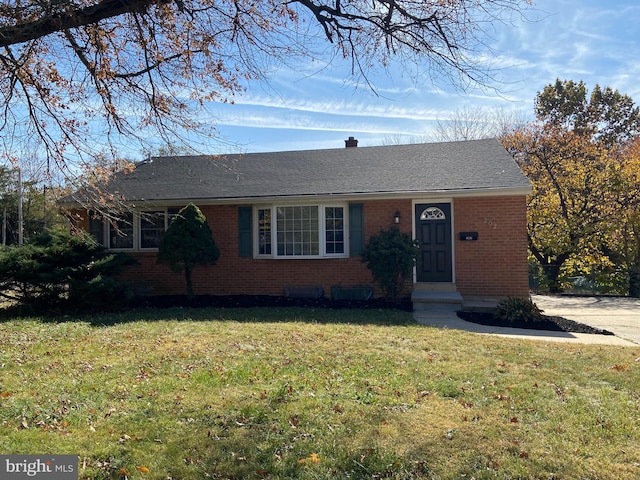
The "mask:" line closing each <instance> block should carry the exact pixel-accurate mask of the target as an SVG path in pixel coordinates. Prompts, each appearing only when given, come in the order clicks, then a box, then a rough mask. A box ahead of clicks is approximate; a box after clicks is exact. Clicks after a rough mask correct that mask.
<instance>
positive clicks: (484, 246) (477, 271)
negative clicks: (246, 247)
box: [77, 196, 529, 298]
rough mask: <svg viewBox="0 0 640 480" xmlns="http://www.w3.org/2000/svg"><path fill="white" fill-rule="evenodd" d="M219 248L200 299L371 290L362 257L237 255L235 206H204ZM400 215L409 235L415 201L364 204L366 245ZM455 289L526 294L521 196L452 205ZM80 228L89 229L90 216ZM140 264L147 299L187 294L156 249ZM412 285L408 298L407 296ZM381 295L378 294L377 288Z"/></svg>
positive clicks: (201, 276)
mask: <svg viewBox="0 0 640 480" xmlns="http://www.w3.org/2000/svg"><path fill="white" fill-rule="evenodd" d="M200 209H201V210H202V212H203V213H204V215H205V216H206V217H207V220H208V222H209V226H210V227H211V230H212V232H213V237H214V239H215V241H216V243H217V244H218V247H219V248H220V259H219V260H218V262H217V264H216V265H214V266H205V267H202V266H200V267H196V268H195V270H194V271H193V285H194V291H195V293H196V294H211V295H231V294H251V295H282V294H283V292H284V287H285V285H322V286H323V287H324V290H325V295H327V296H328V295H329V294H330V289H331V286H333V285H345V286H347V285H362V284H365V285H370V284H371V283H372V278H371V272H370V271H369V270H368V269H367V268H366V265H365V264H363V263H362V262H361V257H351V258H340V259H305V260H291V259H254V258H243V257H239V256H238V205H229V206H200ZM396 210H399V211H400V214H401V216H402V219H401V222H400V225H399V227H400V229H401V230H403V231H405V232H408V233H410V232H411V231H412V204H411V200H385V201H367V202H366V203H365V204H364V227H365V242H366V241H368V239H369V237H371V235H374V234H375V233H377V232H378V231H380V229H387V228H389V227H391V226H392V225H393V217H394V213H395V212H396ZM453 211H454V232H453V242H454V252H455V253H454V255H455V275H456V286H457V289H458V291H459V292H460V293H461V294H462V295H463V296H479V297H491V298H495V297H498V298H503V297H507V296H526V295H528V292H529V287H528V268H527V233H526V203H525V197H524V196H513V197H495V198H490V197H487V198H485V197H479V198H459V199H455V200H454V202H453ZM77 224H79V225H80V224H83V225H84V227H85V228H88V222H87V221H86V217H85V218H84V219H83V218H80V217H78V222H77ZM466 231H475V232H478V240H477V241H461V240H460V239H459V236H458V234H459V233H460V232H466ZM134 255H135V256H136V258H137V259H138V261H139V262H140V264H139V265H138V266H136V267H133V268H132V269H130V270H129V271H128V272H127V273H126V274H125V276H126V277H127V278H128V279H131V280H134V281H135V282H136V283H138V284H140V285H142V286H145V287H147V288H148V293H149V294H154V295H163V294H183V293H186V288H185V282H184V275H183V274H182V273H175V272H172V271H171V270H170V269H169V267H168V266H166V265H158V264H156V260H155V254H154V253H152V252H145V253H140V252H138V253H135V254H134ZM410 291H411V285H407V288H406V290H405V292H404V293H405V295H407V296H408V295H409V293H410ZM374 294H375V295H376V296H379V295H381V292H380V291H379V290H378V289H376V290H375V291H374Z"/></svg>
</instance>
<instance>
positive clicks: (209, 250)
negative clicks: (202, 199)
mask: <svg viewBox="0 0 640 480" xmlns="http://www.w3.org/2000/svg"><path fill="white" fill-rule="evenodd" d="M219 257H220V250H219V249H218V246H217V245H216V242H215V240H214V239H213V237H212V235H211V229H210V228H209V224H208V223H207V219H206V217H205V216H204V215H203V214H202V212H201V211H200V209H199V208H198V207H197V206H196V205H194V204H193V203H190V204H189V205H187V206H186V207H184V208H183V209H182V210H180V212H179V213H178V216H177V217H176V218H175V219H174V220H173V221H172V222H171V225H169V228H168V229H167V231H166V232H165V234H164V236H163V237H162V240H160V246H159V248H158V256H157V262H158V263H166V264H168V265H169V266H171V269H172V270H174V271H176V272H180V271H182V272H184V278H185V282H186V285H187V295H188V296H189V297H192V296H193V282H192V279H191V274H192V272H193V269H194V268H195V267H197V266H198V265H215V263H216V261H217V260H218V258H219Z"/></svg>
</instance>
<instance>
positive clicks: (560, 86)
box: [503, 80, 640, 291]
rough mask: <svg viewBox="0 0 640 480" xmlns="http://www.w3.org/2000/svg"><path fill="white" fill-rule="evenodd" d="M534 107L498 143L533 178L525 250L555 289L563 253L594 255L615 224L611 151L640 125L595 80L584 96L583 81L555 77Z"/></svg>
mask: <svg viewBox="0 0 640 480" xmlns="http://www.w3.org/2000/svg"><path fill="white" fill-rule="evenodd" d="M535 113H536V117H537V122H536V123H534V124H532V125H530V126H529V127H527V128H524V129H522V128H521V129H517V130H515V131H514V132H511V133H510V134H508V135H505V136H504V137H503V144H504V145H505V147H506V148H507V149H508V150H510V151H511V152H512V153H513V154H514V156H515V158H516V160H517V161H518V163H519V164H520V166H521V167H522V170H523V172H524V173H525V174H526V175H527V176H528V178H529V179H530V180H531V182H532V183H533V193H532V194H531V195H530V196H529V198H528V213H527V216H528V235H529V249H530V251H531V254H532V255H533V257H534V258H535V259H536V260H537V261H538V262H539V264H540V265H541V266H542V267H543V271H544V273H545V275H546V277H547V281H548V283H549V285H550V288H551V290H552V291H559V290H560V288H561V285H560V272H561V270H562V268H563V266H564V265H565V263H566V262H567V260H569V259H570V258H572V257H573V256H577V255H584V254H585V252H590V253H594V252H597V253H600V254H602V253H603V250H604V249H605V248H604V247H605V245H606V239H607V238H608V237H607V234H608V232H610V231H611V228H612V225H614V226H615V225H618V223H617V221H615V220H614V221H613V223H612V219H614V218H615V219H619V216H618V214H619V213H620V211H616V210H614V209H612V205H614V204H615V203H616V201H617V200H616V198H617V196H618V195H619V194H620V193H621V192H620V190H619V189H618V190H616V189H614V188H613V186H614V185H618V186H620V185H622V183H621V182H620V181H618V180H616V178H617V176H618V175H619V174H618V173H617V172H616V169H615V168H614V163H615V156H616V152H617V150H618V149H619V148H620V147H621V146H622V145H624V144H625V143H626V142H627V141H628V139H629V138H632V137H633V136H634V135H636V134H637V132H638V131H640V109H638V107H635V105H634V103H633V100H632V99H631V97H629V96H627V95H622V94H620V93H619V92H618V91H617V90H613V89H611V88H609V87H606V88H604V89H602V88H600V87H599V86H598V85H596V87H594V89H593V91H592V92H591V95H590V96H588V91H587V88H586V86H585V84H584V82H578V83H575V82H573V81H560V80H558V81H556V83H555V84H551V85H548V86H546V87H545V88H544V89H543V90H542V91H541V92H539V93H538V95H537V97H536V100H535ZM595 257H597V255H596V256H595Z"/></svg>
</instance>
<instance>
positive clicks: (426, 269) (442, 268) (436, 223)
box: [415, 203, 453, 282]
mask: <svg viewBox="0 0 640 480" xmlns="http://www.w3.org/2000/svg"><path fill="white" fill-rule="evenodd" d="M415 219H416V238H417V240H418V243H419V245H420V255H419V257H418V262H417V265H416V279H417V281H418V282H451V281H452V280H453V275H452V271H453V269H452V265H451V261H452V255H451V252H452V243H451V204H450V203H421V204H416V206H415Z"/></svg>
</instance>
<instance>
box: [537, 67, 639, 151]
mask: <svg viewBox="0 0 640 480" xmlns="http://www.w3.org/2000/svg"><path fill="white" fill-rule="evenodd" d="M535 113H536V117H537V119H538V120H539V121H541V122H545V123H550V124H552V125H555V126H556V127H559V128H563V129H564V130H570V131H573V132H576V133H578V134H581V135H582V134H584V135H587V136H590V137H592V139H593V140H594V141H597V142H599V143H601V144H602V145H603V146H605V147H606V148H614V147H616V146H620V145H623V144H624V143H626V142H627V141H629V140H630V139H631V138H633V137H634V136H635V135H637V134H638V133H640V107H636V106H635V104H634V102H633V99H632V98H631V97H630V96H628V95H623V94H621V93H620V92H619V91H618V90H613V89H612V88H611V87H605V88H604V89H603V88H601V87H600V85H598V84H596V86H595V87H593V90H592V91H591V95H590V96H588V91H587V87H586V85H585V83H584V82H582V81H580V82H578V83H575V82H574V81H572V80H564V81H561V80H559V79H558V80H556V82H555V84H551V85H547V86H546V87H545V88H544V89H543V90H542V91H541V92H538V95H537V97H536V101H535Z"/></svg>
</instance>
